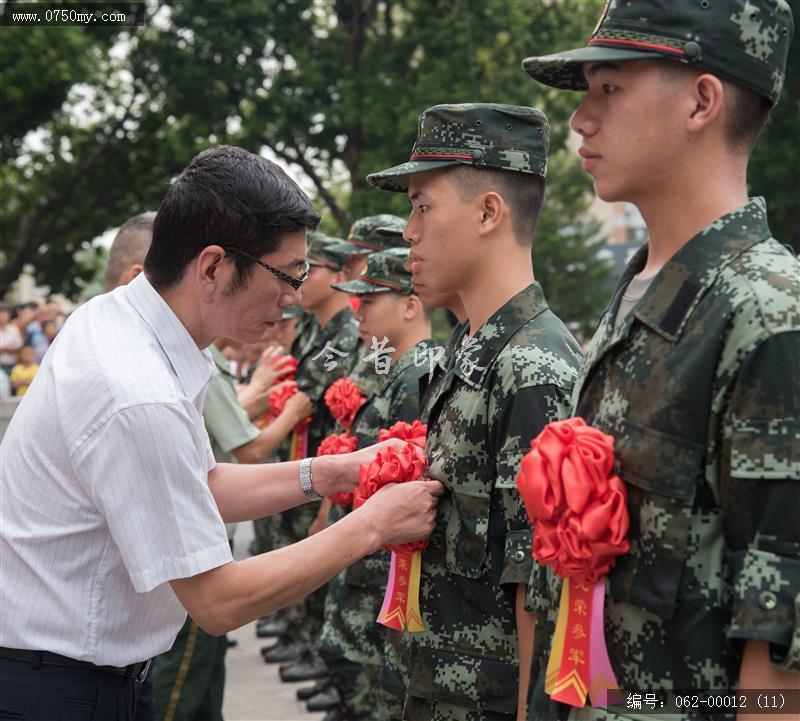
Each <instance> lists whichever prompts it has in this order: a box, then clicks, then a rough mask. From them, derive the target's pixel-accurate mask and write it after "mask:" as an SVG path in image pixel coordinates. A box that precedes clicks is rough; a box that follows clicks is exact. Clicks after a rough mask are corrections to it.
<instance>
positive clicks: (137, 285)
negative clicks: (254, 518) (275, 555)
mask: <svg viewBox="0 0 800 721" xmlns="http://www.w3.org/2000/svg"><path fill="white" fill-rule="evenodd" d="M212 369H213V363H212V361H211V358H210V355H209V354H208V352H207V351H202V350H200V349H198V347H197V345H196V344H195V343H194V341H193V340H192V338H191V336H190V335H189V333H188V332H187V330H186V328H185V327H184V326H183V324H182V323H181V322H180V320H178V318H177V316H175V314H174V313H173V312H172V310H171V309H170V308H169V306H168V305H167V304H166V303H165V302H164V300H163V299H162V298H161V296H160V295H159V294H158V293H157V292H156V291H155V290H154V289H153V287H152V286H151V285H150V284H149V282H148V281H147V279H146V278H145V276H144V274H141V275H139V276H138V277H137V278H136V279H135V280H134V281H132V282H131V283H130V284H129V285H127V286H124V287H122V288H119V289H117V290H115V291H114V292H112V293H108V294H106V295H103V296H99V297H97V298H94V299H93V300H91V301H90V302H88V303H87V304H86V305H84V306H83V307H81V308H79V309H78V310H77V311H75V313H73V314H72V316H71V317H70V318H69V320H68V321H67V322H66V324H65V325H64V328H63V329H62V330H61V332H60V333H59V334H58V336H57V337H56V340H55V342H54V343H53V346H52V347H51V348H50V350H49V352H48V353H47V355H46V357H45V359H44V362H43V364H42V366H41V367H40V369H39V372H38V373H37V375H36V378H35V379H34V381H33V383H32V385H31V386H30V388H29V390H28V392H27V393H26V394H25V397H24V399H23V400H22V402H21V403H20V406H19V408H17V410H16V412H15V414H14V417H13V418H12V421H11V424H10V426H9V428H8V430H7V432H6V435H5V438H4V439H3V443H2V446H0V471H1V472H2V473H1V478H0V646H4V647H7V648H18V649H31V650H41V651H51V652H54V653H60V654H63V655H65V656H69V657H71V658H76V659H80V660H84V661H90V662H92V663H95V664H98V665H113V666H125V665H127V664H130V663H135V662H138V661H143V660H145V659H147V658H150V657H152V656H155V655H156V654H159V653H162V652H163V651H166V650H167V649H169V648H170V646H171V645H172V643H173V641H174V639H175V636H176V635H177V632H178V630H179V629H180V627H181V625H182V624H183V622H184V620H185V618H186V612H185V610H184V609H183V607H182V606H181V604H180V603H179V601H178V599H177V597H176V596H175V594H174V593H173V591H172V588H171V587H170V585H169V583H168V581H170V580H172V579H176V578H185V577H188V576H193V575H196V574H198V573H202V572H203V571H207V570H209V569H211V568H215V567H217V566H221V565H223V564H225V563H227V562H229V561H230V560H231V552H230V547H229V546H228V541H227V537H226V534H225V526H224V524H223V522H222V518H221V517H220V515H219V511H218V509H217V506H216V503H215V502H214V498H213V496H212V495H211V492H210V490H209V488H208V472H209V470H211V469H212V468H213V467H214V458H213V455H212V453H211V448H210V445H209V441H208V435H207V434H206V431H205V428H204V425H203V417H202V408H203V400H204V396H205V391H206V387H207V384H208V381H209V378H210V377H211V373H212Z"/></svg>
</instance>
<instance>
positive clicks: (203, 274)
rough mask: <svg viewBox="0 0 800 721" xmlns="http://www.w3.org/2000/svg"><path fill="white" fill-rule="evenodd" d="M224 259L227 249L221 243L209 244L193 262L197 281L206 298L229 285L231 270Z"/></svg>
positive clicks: (193, 270)
mask: <svg viewBox="0 0 800 721" xmlns="http://www.w3.org/2000/svg"><path fill="white" fill-rule="evenodd" d="M224 259H225V251H224V250H223V249H222V248H221V247H220V246H219V245H209V246H207V247H205V248H203V250H201V251H200V254H199V255H198V256H197V257H196V258H195V259H194V261H193V262H192V265H193V267H192V273H193V275H194V278H195V281H196V282H197V285H198V288H199V290H200V292H201V293H202V294H203V296H204V297H205V298H206V299H210V298H211V297H212V296H213V295H215V294H216V293H217V292H219V291H220V290H224V289H226V288H227V287H228V282H229V278H230V276H231V271H230V270H228V269H226V268H225V266H224V264H223V262H222V261H223V260H224Z"/></svg>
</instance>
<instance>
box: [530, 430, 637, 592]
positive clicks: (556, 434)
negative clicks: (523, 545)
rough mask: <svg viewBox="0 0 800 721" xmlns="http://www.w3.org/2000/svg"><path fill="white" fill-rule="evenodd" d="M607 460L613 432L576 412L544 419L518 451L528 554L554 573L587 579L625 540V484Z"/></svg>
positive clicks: (608, 565)
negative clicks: (547, 421) (528, 447)
mask: <svg viewBox="0 0 800 721" xmlns="http://www.w3.org/2000/svg"><path fill="white" fill-rule="evenodd" d="M613 467H614V439H613V437H612V436H608V435H606V434H604V433H602V432H601V431H600V430H598V429H597V428H593V427H592V426H588V425H586V423H585V422H584V420H583V419H582V418H569V419H568V420H565V421H558V422H555V423H550V424H548V425H547V426H546V427H545V428H544V430H543V431H542V432H541V433H540V434H539V435H538V436H537V437H536V438H534V439H533V440H532V441H531V450H530V452H529V453H527V454H526V455H525V457H524V458H523V459H522V464H521V467H520V472H519V476H518V478H517V487H518V489H519V492H520V495H521V496H522V500H523V502H524V503H525V509H526V510H527V512H528V516H529V517H530V519H531V522H532V523H533V527H534V532H533V557H534V558H535V559H536V561H537V562H538V563H540V564H542V565H545V564H550V565H551V566H552V567H553V570H554V571H555V572H556V573H557V574H558V575H559V576H560V577H562V578H575V579H580V580H586V581H591V582H594V581H596V580H597V579H598V578H600V577H601V576H603V575H605V574H606V573H608V572H609V571H610V570H611V569H612V568H613V567H614V563H615V562H616V557H617V556H620V555H622V554H624V553H627V552H628V550H629V548H630V544H629V542H628V538H627V536H628V509H627V506H626V493H625V485H624V484H623V482H622V481H621V480H620V479H619V477H617V476H616V475H612V470H613Z"/></svg>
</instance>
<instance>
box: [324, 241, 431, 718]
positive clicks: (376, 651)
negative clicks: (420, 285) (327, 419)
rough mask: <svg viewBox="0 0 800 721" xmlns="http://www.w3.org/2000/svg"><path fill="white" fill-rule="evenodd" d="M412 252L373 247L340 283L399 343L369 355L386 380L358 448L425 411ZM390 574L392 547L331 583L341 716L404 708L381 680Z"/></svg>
mask: <svg viewBox="0 0 800 721" xmlns="http://www.w3.org/2000/svg"><path fill="white" fill-rule="evenodd" d="M408 254H409V251H408V248H395V249H392V250H387V251H383V252H376V253H373V254H371V255H370V256H369V258H368V260H367V268H366V270H365V271H364V274H363V275H362V276H361V277H360V278H359V279H357V280H350V281H347V282H345V283H337V284H335V285H334V286H333V287H334V288H337V289H338V290H341V291H344V292H345V293H350V294H352V295H356V296H358V297H359V298H360V299H361V301H362V302H361V305H360V307H359V310H358V313H356V318H357V320H358V321H359V334H360V335H361V336H362V337H363V338H367V339H370V338H372V337H373V336H374V337H377V338H384V337H387V338H389V342H390V344H391V346H392V348H394V350H393V352H392V353H391V356H389V357H388V360H390V361H391V364H390V365H389V367H388V368H383V367H382V363H381V361H380V359H379V358H376V359H374V360H372V359H370V360H368V361H367V362H368V363H372V364H373V367H374V368H377V372H376V377H377V378H378V379H379V381H380V385H379V387H378V388H377V389H376V390H375V391H374V392H373V393H371V394H369V395H368V396H367V398H366V400H365V402H364V405H362V406H361V408H360V409H359V411H358V414H357V415H356V417H355V420H354V422H353V427H352V430H351V432H352V433H353V435H355V436H356V437H357V438H358V446H359V448H363V447H365V446H368V445H371V444H373V443H377V442H378V432H379V431H380V430H381V429H382V428H388V427H389V426H391V425H393V424H394V423H396V422H397V421H405V422H407V423H411V422H413V421H415V420H418V419H419V416H420V408H419V379H420V377H421V376H422V375H424V374H426V373H427V372H428V367H427V363H423V362H420V358H421V357H424V356H425V354H426V353H427V351H428V349H430V348H431V347H432V344H433V341H432V340H431V338H430V318H429V314H428V311H427V310H426V309H425V308H424V307H423V306H422V304H421V302H420V300H419V298H417V296H416V295H413V289H412V285H411V274H410V273H409V272H408V271H406V270H405V269H404V264H405V262H406V260H407V259H408ZM404 315H405V317H404ZM408 316H410V317H408ZM388 577H389V554H388V553H387V552H385V551H378V552H377V553H375V554H373V555H372V556H368V557H367V558H364V559H363V560H362V561H359V562H358V563H355V564H353V565H352V566H350V567H349V568H348V569H346V570H345V571H343V572H342V573H341V574H339V576H338V577H337V578H336V579H335V580H334V581H332V582H331V584H330V587H329V593H328V598H327V600H326V604H325V623H324V625H323V630H322V635H321V637H320V639H319V642H318V644H317V647H318V649H319V651H320V654H321V655H322V657H323V658H324V659H325V662H326V664H327V665H328V668H329V669H330V670H331V671H332V672H333V674H334V676H335V679H336V686H337V688H338V690H339V692H340V694H341V697H342V701H343V708H341V709H340V710H339V713H338V715H336V716H335V718H342V719H359V720H360V719H382V720H386V721H391V720H392V719H397V718H399V717H400V715H401V713H402V703H401V702H400V700H399V699H397V697H396V696H393V695H391V694H387V693H385V692H383V691H382V689H381V687H380V673H381V667H382V665H383V655H384V641H385V637H386V628H385V627H384V626H382V625H379V624H378V623H376V618H377V617H378V613H379V611H380V609H381V604H382V602H383V596H384V592H385V590H386V582H387V579H388Z"/></svg>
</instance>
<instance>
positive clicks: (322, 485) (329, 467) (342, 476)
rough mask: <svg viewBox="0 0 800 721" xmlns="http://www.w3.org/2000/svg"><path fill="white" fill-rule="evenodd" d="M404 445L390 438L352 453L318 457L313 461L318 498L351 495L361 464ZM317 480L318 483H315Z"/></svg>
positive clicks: (402, 442)
mask: <svg viewBox="0 0 800 721" xmlns="http://www.w3.org/2000/svg"><path fill="white" fill-rule="evenodd" d="M405 444H406V442H405V441H401V440H399V439H397V438H390V439H389V440H388V441H383V443H376V444H375V445H372V446H367V447H366V448H362V449H360V450H358V451H354V452H353V453H342V454H340V455H337V456H320V457H319V458H316V459H314V467H313V472H314V479H315V480H314V490H315V491H316V492H317V493H319V495H320V496H332V495H333V494H334V493H352V492H353V490H354V489H355V487H356V486H357V485H358V469H359V468H360V467H361V464H362V463H365V464H370V463H372V461H373V460H374V459H375V456H377V455H378V452H379V451H382V450H386V449H387V448H397V449H400V448H402V447H403V446H404V445H405ZM317 468H319V470H320V472H319V474H318V473H317ZM317 478H318V479H319V482H317Z"/></svg>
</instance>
